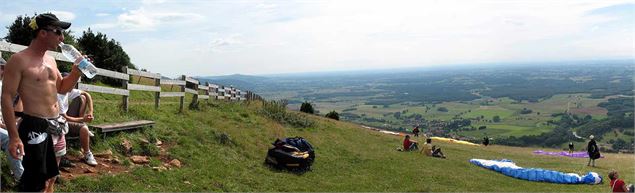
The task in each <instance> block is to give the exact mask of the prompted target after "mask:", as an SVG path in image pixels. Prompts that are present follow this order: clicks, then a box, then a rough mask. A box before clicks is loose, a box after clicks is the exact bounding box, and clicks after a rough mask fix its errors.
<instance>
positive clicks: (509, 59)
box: [0, 0, 635, 77]
mask: <svg viewBox="0 0 635 193" xmlns="http://www.w3.org/2000/svg"><path fill="white" fill-rule="evenodd" d="M0 10H2V11H0V23H1V24H2V25H3V26H8V25H10V24H11V22H12V21H13V20H14V19H15V18H16V16H18V15H24V14H27V15H32V14H33V13H35V12H38V13H42V12H53V13H56V14H57V15H58V17H60V18H61V19H62V20H66V21H70V22H72V23H73V25H72V26H71V30H73V31H74V32H75V34H76V35H81V32H82V31H84V30H86V29H88V28H89V27H90V28H91V29H92V30H93V31H99V32H102V33H105V34H107V35H108V36H109V37H110V38H114V39H115V40H117V41H119V42H120V43H121V45H122V46H123V48H124V50H125V51H126V52H127V53H128V54H129V55H130V58H131V60H132V62H133V63H134V64H135V65H137V66H138V67H140V68H146V69H149V70H150V71H152V72H158V73H161V74H162V75H165V76H170V77H174V76H177V75H180V74H188V75H195V76H206V75H225V74H235V73H239V74H279V73H291V72H308V71H339V70H368V69H384V68H399V67H425V66H444V65H446V66H447V65H453V64H469V63H513V62H522V63H527V62H532V61H537V62H538V61H539V62H543V61H562V60H602V59H633V58H635V57H634V56H633V53H635V50H634V47H633V45H635V43H634V39H633V36H634V35H633V34H634V30H635V24H634V23H635V15H634V14H635V13H634V12H635V1H632V0H631V1H619V0H615V1H611V0H609V1H582V0H580V1H578V0H576V1H564V0H561V1H541V0H538V1H502V0H501V1H468V0H465V1H452V0H443V1H423V0H421V1H419V0H418V1H353V0H334V1H327V0H320V1H317V0H314V1H256V0H249V1H246V0H243V1H241V0H237V1H203V0H174V1H172V0H146V1H124V0H113V1H77V0H67V1H3V2H2V5H0ZM0 34H1V35H2V36H5V35H6V34H7V30H6V29H5V28H2V29H0Z"/></svg>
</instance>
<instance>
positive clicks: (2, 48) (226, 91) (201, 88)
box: [0, 41, 263, 111]
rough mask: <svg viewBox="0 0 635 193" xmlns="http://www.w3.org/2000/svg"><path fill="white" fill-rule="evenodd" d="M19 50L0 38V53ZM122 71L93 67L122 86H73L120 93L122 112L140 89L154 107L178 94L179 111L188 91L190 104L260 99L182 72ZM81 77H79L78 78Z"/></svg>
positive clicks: (20, 47)
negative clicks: (149, 82) (175, 75)
mask: <svg viewBox="0 0 635 193" xmlns="http://www.w3.org/2000/svg"><path fill="white" fill-rule="evenodd" d="M23 49H26V46H23V45H18V44H12V43H8V42H3V41H0V53H1V52H11V53H16V52H19V51H21V50H23ZM46 54H48V55H50V56H52V57H54V58H55V60H58V61H64V62H73V61H70V60H68V59H66V58H65V57H64V56H63V55H62V53H59V52H54V51H47V52H46ZM121 71H123V72H117V71H112V70H107V69H101V68H97V75H98V76H103V77H109V78H114V79H118V80H121V81H122V85H123V86H122V87H123V88H113V87H106V86H98V85H92V84H86V83H82V82H81V78H80V80H79V83H78V84H77V85H76V88H77V89H80V90H84V91H87V92H97V93H105V94H114V95H120V96H122V103H123V105H122V108H123V110H124V111H128V105H129V104H128V97H129V96H130V91H131V90H134V91H143V92H154V96H155V107H156V108H159V106H160V101H161V98H163V97H179V98H180V99H179V101H180V105H179V110H180V111H182V110H183V107H184V104H183V103H184V101H185V96H186V93H190V94H192V95H193V97H192V104H197V103H198V99H207V102H209V101H210V100H230V101H245V100H263V98H262V97H260V96H258V95H256V94H254V93H253V92H251V91H243V90H240V89H237V88H234V87H231V86H230V87H227V86H223V85H219V84H211V83H209V82H206V83H205V85H203V84H201V83H202V82H200V81H199V80H197V79H195V78H193V77H189V76H186V75H182V76H181V77H180V79H163V78H162V76H161V74H159V73H152V72H146V71H140V70H135V69H131V68H123V69H121ZM133 77H139V79H140V78H141V77H143V78H147V79H151V80H153V81H154V83H153V85H145V84H133V83H131V81H132V80H133ZM82 78H83V77H82ZM164 85H167V86H171V87H174V86H176V87H178V89H179V92H174V91H172V90H171V89H170V91H162V87H161V86H164Z"/></svg>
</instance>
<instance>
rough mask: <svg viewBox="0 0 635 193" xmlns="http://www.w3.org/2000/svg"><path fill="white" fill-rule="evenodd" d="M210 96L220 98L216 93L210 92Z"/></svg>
mask: <svg viewBox="0 0 635 193" xmlns="http://www.w3.org/2000/svg"><path fill="white" fill-rule="evenodd" d="M209 96H218V93H215V92H210V93H209Z"/></svg>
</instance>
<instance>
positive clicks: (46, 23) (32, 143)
mask: <svg viewBox="0 0 635 193" xmlns="http://www.w3.org/2000/svg"><path fill="white" fill-rule="evenodd" d="M33 20H34V21H33V22H31V24H29V26H30V27H31V28H32V29H33V34H32V37H33V40H32V41H31V44H30V45H29V46H28V47H27V48H26V49H24V50H22V51H20V52H18V53H15V54H14V55H13V56H11V58H10V59H9V61H8V62H7V64H6V66H5V72H4V80H3V85H2V86H3V87H2V97H1V102H2V116H3V117H4V121H5V125H6V126H7V130H8V132H9V138H10V139H9V153H10V154H11V156H13V157H14V158H18V159H19V158H22V165H23V166H24V173H23V174H22V178H21V179H20V184H19V185H18V187H19V191H20V192H39V191H44V192H52V191H53V184H54V182H55V179H56V176H57V175H58V174H59V170H58V167H57V163H56V161H55V153H54V151H53V142H52V139H51V136H50V135H48V134H47V132H46V131H47V128H48V124H49V120H51V119H55V118H57V117H59V116H60V115H59V109H58V108H59V107H58V103H57V94H58V93H66V92H68V91H70V90H71V89H73V86H74V85H75V84H76V83H77V80H78V79H79V77H80V72H79V69H78V68H77V64H78V63H79V62H80V61H81V59H82V58H81V57H80V58H79V59H78V60H77V61H75V64H74V65H73V68H72V70H71V73H70V75H68V76H67V77H66V78H62V75H61V74H60V72H59V70H58V69H57V63H56V62H55V59H54V58H53V57H51V56H49V55H46V51H47V50H55V49H56V48H57V46H58V44H59V43H60V42H62V41H63V40H64V35H63V33H62V32H63V30H64V29H68V28H69V27H70V25H71V24H70V23H68V22H62V21H60V20H59V19H58V18H57V17H56V16H55V15H53V14H50V13H46V14H40V15H38V16H37V17H35V18H34V19H33ZM18 94H19V95H20V98H21V99H22V102H23V108H24V117H23V118H22V123H21V124H20V126H19V129H18V128H16V124H15V115H14V108H13V98H15V97H16V96H17V95H18Z"/></svg>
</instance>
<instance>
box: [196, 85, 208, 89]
mask: <svg viewBox="0 0 635 193" xmlns="http://www.w3.org/2000/svg"><path fill="white" fill-rule="evenodd" d="M198 89H199V90H207V89H209V87H208V86H205V85H198Z"/></svg>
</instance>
